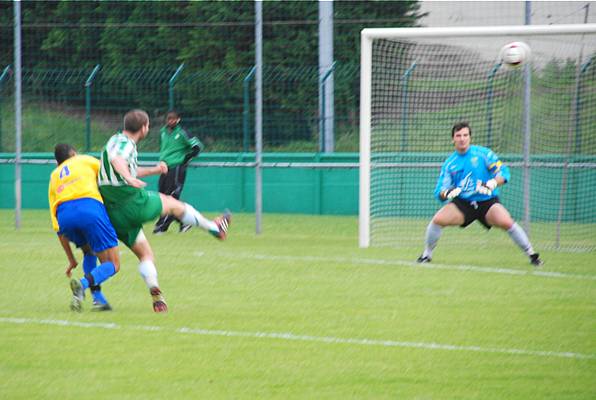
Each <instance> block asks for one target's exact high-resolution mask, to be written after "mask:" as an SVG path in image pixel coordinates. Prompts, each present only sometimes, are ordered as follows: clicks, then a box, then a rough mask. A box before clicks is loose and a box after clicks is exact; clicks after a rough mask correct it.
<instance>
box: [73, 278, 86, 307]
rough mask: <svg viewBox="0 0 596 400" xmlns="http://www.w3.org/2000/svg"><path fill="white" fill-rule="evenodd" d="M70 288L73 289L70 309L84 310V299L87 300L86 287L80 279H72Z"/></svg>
mask: <svg viewBox="0 0 596 400" xmlns="http://www.w3.org/2000/svg"><path fill="white" fill-rule="evenodd" d="M70 290H72V300H71V301H70V309H71V310H72V311H76V312H81V311H82V310H83V300H85V289H83V285H81V282H79V280H78V279H71V280H70Z"/></svg>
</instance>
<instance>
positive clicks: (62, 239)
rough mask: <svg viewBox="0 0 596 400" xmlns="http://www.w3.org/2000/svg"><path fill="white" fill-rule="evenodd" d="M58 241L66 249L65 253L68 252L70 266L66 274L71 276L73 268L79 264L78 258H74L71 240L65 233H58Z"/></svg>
mask: <svg viewBox="0 0 596 400" xmlns="http://www.w3.org/2000/svg"><path fill="white" fill-rule="evenodd" d="M58 241H59V242H60V244H61V245H62V248H63V249H64V254H66V258H68V266H67V267H66V271H65V273H66V276H68V277H69V278H70V276H71V275H72V270H73V269H75V268H76V267H77V265H79V263H78V262H77V260H76V259H75V258H74V254H73V253H72V249H71V248H70V242H69V240H68V238H66V237H64V235H58Z"/></svg>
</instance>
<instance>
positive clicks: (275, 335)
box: [0, 317, 596, 360]
mask: <svg viewBox="0 0 596 400" xmlns="http://www.w3.org/2000/svg"><path fill="white" fill-rule="evenodd" d="M0 323H5V324H21V325H51V326H63V327H73V328H93V329H118V330H135V331H148V332H156V331H162V332H168V333H172V332H174V333H179V334H185V335H198V336H223V337H238V338H250V339H275V340H289V341H301V342H317V343H326V344H347V345H357V346H380V347H403V348H415V349H422V350H445V351H468V352H469V351H472V352H477V353H497V354H511V355H519V356H532V357H548V358H569V359H577V360H596V354H583V353H574V352H567V351H566V352H559V351H548V350H526V349H508V348H498V347H481V346H458V345H452V344H442V343H425V342H405V341H395V340H377V339H356V338H338V337H331V336H310V335H296V334H293V333H290V332H281V333H280V332H241V331H227V330H214V329H200V328H187V327H182V328H166V327H160V326H151V325H122V324H116V323H113V322H78V321H68V320H56V319H35V318H8V317H0Z"/></svg>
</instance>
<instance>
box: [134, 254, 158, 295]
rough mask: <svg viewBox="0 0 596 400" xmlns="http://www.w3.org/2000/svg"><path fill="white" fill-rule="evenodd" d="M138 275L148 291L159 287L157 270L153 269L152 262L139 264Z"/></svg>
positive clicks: (146, 261) (147, 261)
mask: <svg viewBox="0 0 596 400" xmlns="http://www.w3.org/2000/svg"><path fill="white" fill-rule="evenodd" d="M139 273H140V274H141V276H142V277H143V280H144V281H145V284H146V285H147V287H148V288H149V289H151V288H154V287H159V284H158V283H157V268H155V264H153V261H151V260H145V261H141V262H140V263H139Z"/></svg>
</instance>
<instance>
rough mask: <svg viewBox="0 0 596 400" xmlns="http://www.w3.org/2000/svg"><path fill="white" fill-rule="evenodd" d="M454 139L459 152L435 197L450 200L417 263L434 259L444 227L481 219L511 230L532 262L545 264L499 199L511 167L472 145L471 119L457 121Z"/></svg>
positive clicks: (439, 213)
mask: <svg viewBox="0 0 596 400" xmlns="http://www.w3.org/2000/svg"><path fill="white" fill-rule="evenodd" d="M451 138H452V141H453V145H454V147H455V152H453V154H452V155H451V156H449V158H447V160H445V162H444V163H443V166H442V168H441V175H440V176H439V181H438V182H437V186H436V188H435V196H436V197H437V198H438V199H439V200H440V201H443V202H445V201H448V203H447V204H445V205H444V206H443V207H442V208H441V209H440V210H439V211H437V212H436V214H435V215H434V216H433V218H432V220H431V221H430V223H429V224H428V227H427V228H426V239H425V247H424V252H423V253H422V255H421V256H420V257H418V260H417V262H419V263H427V262H430V261H431V260H432V252H433V249H434V248H435V246H436V245H437V242H438V241H439V238H440V237H441V230H442V228H443V227H446V226H455V225H459V226H461V227H462V228H465V227H466V226H468V225H470V224H471V223H472V222H474V221H475V220H478V221H479V222H480V223H481V224H482V225H484V227H486V228H487V229H490V228H491V227H493V226H497V227H499V228H501V229H503V230H505V231H507V233H508V234H509V236H510V237H511V239H512V240H513V241H514V242H515V244H517V245H518V246H519V247H520V248H521V249H522V250H523V251H524V253H526V255H527V256H528V257H529V259H530V263H531V264H532V265H534V266H540V265H542V260H541V259H540V256H539V254H538V253H536V252H535V251H534V249H533V248H532V244H531V243H530V240H529V239H528V236H527V235H526V232H525V231H524V230H523V229H522V228H521V227H520V226H519V225H518V224H517V223H516V222H515V221H514V220H513V219H512V218H511V215H510V214H509V211H507V209H506V208H505V207H504V206H503V205H502V204H501V203H500V202H499V197H498V194H499V193H498V192H499V189H498V187H499V186H501V185H504V184H505V183H506V182H508V181H509V178H510V173H509V168H508V167H507V166H505V165H503V164H502V163H501V161H500V160H499V158H498V157H497V155H496V154H495V153H493V152H492V150H490V149H488V148H486V147H482V146H476V145H471V144H470V143H471V140H472V130H471V128H470V126H469V124H468V123H467V122H460V123H457V124H455V125H454V126H453V128H452V129H451Z"/></svg>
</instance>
